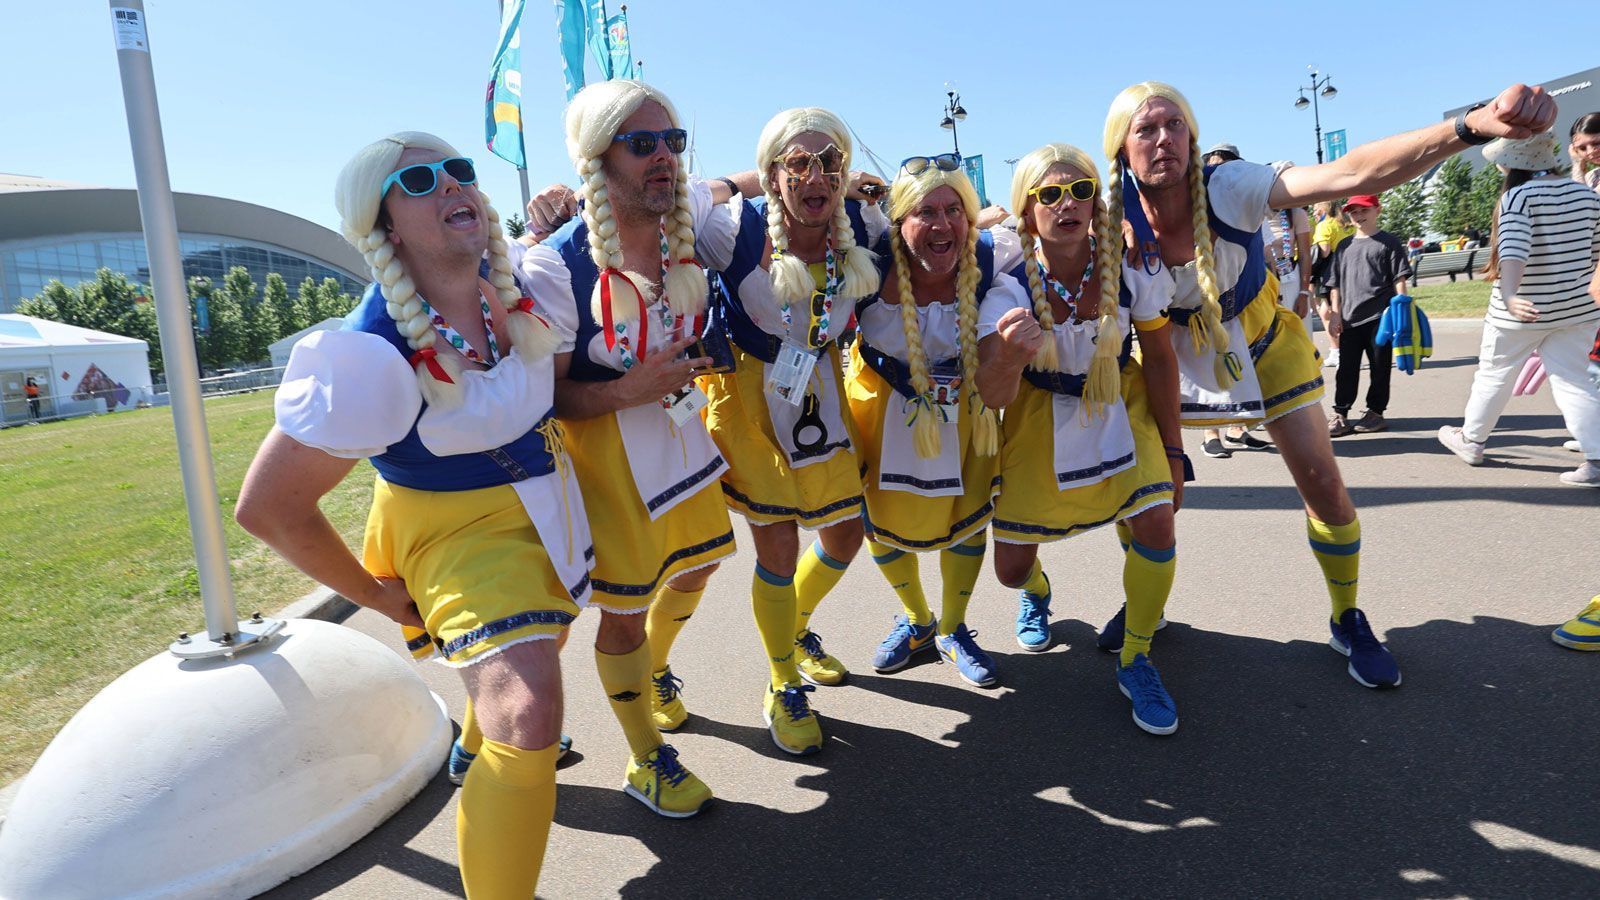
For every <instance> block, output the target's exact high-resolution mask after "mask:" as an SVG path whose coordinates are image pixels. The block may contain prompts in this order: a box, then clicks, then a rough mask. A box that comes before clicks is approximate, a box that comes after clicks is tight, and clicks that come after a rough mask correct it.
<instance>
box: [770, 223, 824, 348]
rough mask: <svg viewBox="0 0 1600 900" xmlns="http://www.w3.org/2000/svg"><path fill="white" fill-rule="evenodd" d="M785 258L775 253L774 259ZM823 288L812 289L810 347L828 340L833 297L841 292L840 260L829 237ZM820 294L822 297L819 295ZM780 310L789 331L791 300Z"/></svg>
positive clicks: (791, 321) (808, 334) (820, 344)
mask: <svg viewBox="0 0 1600 900" xmlns="http://www.w3.org/2000/svg"><path fill="white" fill-rule="evenodd" d="M782 258H783V254H782V253H773V254H772V259H773V260H774V261H777V260H780V259H782ZM823 269H824V271H825V273H826V274H825V276H824V278H823V288H822V290H821V291H812V294H811V301H812V302H811V328H810V330H808V331H807V332H806V345H807V346H808V347H821V346H822V345H824V344H826V343H827V342H828V329H829V327H830V326H831V325H832V324H833V298H834V297H836V296H838V294H839V282H840V278H839V261H838V258H837V257H836V256H835V255H834V253H833V238H832V237H831V236H830V237H829V238H828V250H827V253H826V254H825V255H824V256H823ZM819 295H820V297H819ZM779 312H780V313H781V314H782V315H783V327H784V329H785V331H787V330H788V329H789V328H790V327H791V326H792V325H794V312H793V311H792V310H791V309H790V305H789V302H788V301H787V300H785V301H784V303H783V307H782V309H780V310H779Z"/></svg>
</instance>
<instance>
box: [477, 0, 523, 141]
mask: <svg viewBox="0 0 1600 900" xmlns="http://www.w3.org/2000/svg"><path fill="white" fill-rule="evenodd" d="M523 3H524V0H510V2H509V3H507V4H506V5H505V15H504V16H503V17H502V18H501V19H500V43H499V45H498V48H497V49H496V50H495V53H494V65H493V66H492V67H491V68H490V70H489V90H488V91H487V94H488V96H486V97H485V98H484V106H485V110H484V122H483V128H484V136H485V139H486V140H488V142H489V150H490V151H491V152H492V153H494V155H495V156H498V157H500V158H501V159H504V160H505V161H506V162H509V163H511V164H512V165H514V166H516V167H517V168H519V169H523V168H527V165H528V163H527V158H526V157H525V156H524V155H523V151H522V8H523Z"/></svg>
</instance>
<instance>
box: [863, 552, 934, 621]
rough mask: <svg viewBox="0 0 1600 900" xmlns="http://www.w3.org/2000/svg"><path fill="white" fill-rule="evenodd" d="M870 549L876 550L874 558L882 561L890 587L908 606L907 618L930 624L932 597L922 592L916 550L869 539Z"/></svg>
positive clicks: (881, 569)
mask: <svg viewBox="0 0 1600 900" xmlns="http://www.w3.org/2000/svg"><path fill="white" fill-rule="evenodd" d="M867 550H869V551H870V552H871V553H872V561H873V562H875V563H877V564H878V571H880V572H882V573H883V577H885V578H887V579H889V587H891V588H893V589H894V592H895V596H897V597H899V598H900V605H901V606H903V607H905V611H906V618H907V619H909V620H910V621H911V624H913V625H926V624H928V623H929V622H932V621H933V610H931V609H929V608H928V598H927V597H925V596H923V593H922V576H921V575H919V574H918V573H917V556H916V554H914V553H907V552H905V551H904V550H896V549H895V548H893V547H889V546H886V545H884V544H879V543H877V542H875V541H867Z"/></svg>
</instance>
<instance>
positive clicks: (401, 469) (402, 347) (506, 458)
mask: <svg viewBox="0 0 1600 900" xmlns="http://www.w3.org/2000/svg"><path fill="white" fill-rule="evenodd" d="M343 330H345V331H363V332H366V333H367V334H375V335H377V336H378V337H381V338H383V339H384V340H386V341H388V342H389V344H390V346H392V347H394V348H395V351H396V352H398V353H399V354H400V355H401V357H402V358H404V359H407V360H409V359H410V358H411V353H412V350H411V346H410V345H409V344H407V343H406V339H405V338H404V337H402V336H401V335H400V330H399V329H398V328H396V327H395V323H394V319H392V318H390V317H389V312H388V310H387V309H386V308H385V301H384V298H383V293H382V291H381V289H380V288H379V286H378V284H377V283H373V284H371V285H368V287H367V291H366V293H365V294H362V295H361V302H360V303H358V304H356V308H355V309H353V310H351V311H350V314H349V315H348V316H345V319H344V329H343ZM423 408H424V409H426V408H427V407H426V404H424V407H423ZM417 418H418V419H419V420H420V419H421V418H422V416H421V413H419V414H418V415H417ZM548 418H550V413H549V412H548V411H546V412H545V414H544V416H543V417H542V418H541V419H540V421H539V425H543V424H544V420H545V419H548ZM372 466H373V468H375V469H377V470H378V474H380V475H382V476H383V480H384V481H387V482H389V483H390V484H398V485H400V486H401V487H407V488H412V489H414V490H419V491H471V490H476V489H478V488H486V487H495V486H497V485H502V484H512V483H513V482H517V481H522V480H524V479H526V478H532V477H533V476H535V475H547V474H549V473H550V472H553V471H555V460H554V459H553V458H552V457H551V456H550V453H549V451H548V450H547V449H546V448H545V444H544V436H543V435H541V434H539V432H538V426H537V425H536V426H535V427H534V428H531V429H529V430H528V433H527V434H524V435H523V436H522V437H520V438H517V439H516V440H514V441H512V442H511V443H509V444H507V445H505V446H504V447H500V448H498V449H495V450H488V451H485V452H483V453H461V454H455V455H452V456H435V455H433V454H432V453H430V452H429V451H428V448H426V447H424V446H423V445H422V439H421V438H420V437H418V436H417V424H416V422H413V423H411V430H410V431H408V432H406V436H405V437H404V438H402V439H401V440H400V442H399V443H396V444H393V445H391V446H390V447H389V449H387V450H385V451H384V452H383V453H381V454H379V455H378V456H374V457H372Z"/></svg>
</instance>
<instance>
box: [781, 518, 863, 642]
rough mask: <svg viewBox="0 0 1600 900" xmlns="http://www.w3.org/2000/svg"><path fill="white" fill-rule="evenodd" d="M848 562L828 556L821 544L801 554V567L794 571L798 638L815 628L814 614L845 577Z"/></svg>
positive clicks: (815, 544)
mask: <svg viewBox="0 0 1600 900" xmlns="http://www.w3.org/2000/svg"><path fill="white" fill-rule="evenodd" d="M848 565H850V564H849V563H847V562H840V561H839V560H837V559H834V558H833V557H831V556H829V555H828V552H827V551H826V550H823V549H822V543H821V542H820V541H818V542H816V543H813V544H812V545H811V549H810V550H808V551H806V552H805V553H802V554H800V565H799V566H797V567H796V568H795V571H794V597H795V603H796V607H795V611H796V613H797V614H798V615H797V617H796V620H795V625H794V634H795V637H799V636H800V635H802V634H805V633H806V631H808V630H809V629H810V628H811V614H812V613H814V612H816V611H817V604H819V603H821V602H822V598H823V597H826V596H828V592H829V591H831V590H833V586H834V585H836V584H838V583H839V579H841V578H843V577H844V570H845V567H846V566H848Z"/></svg>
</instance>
